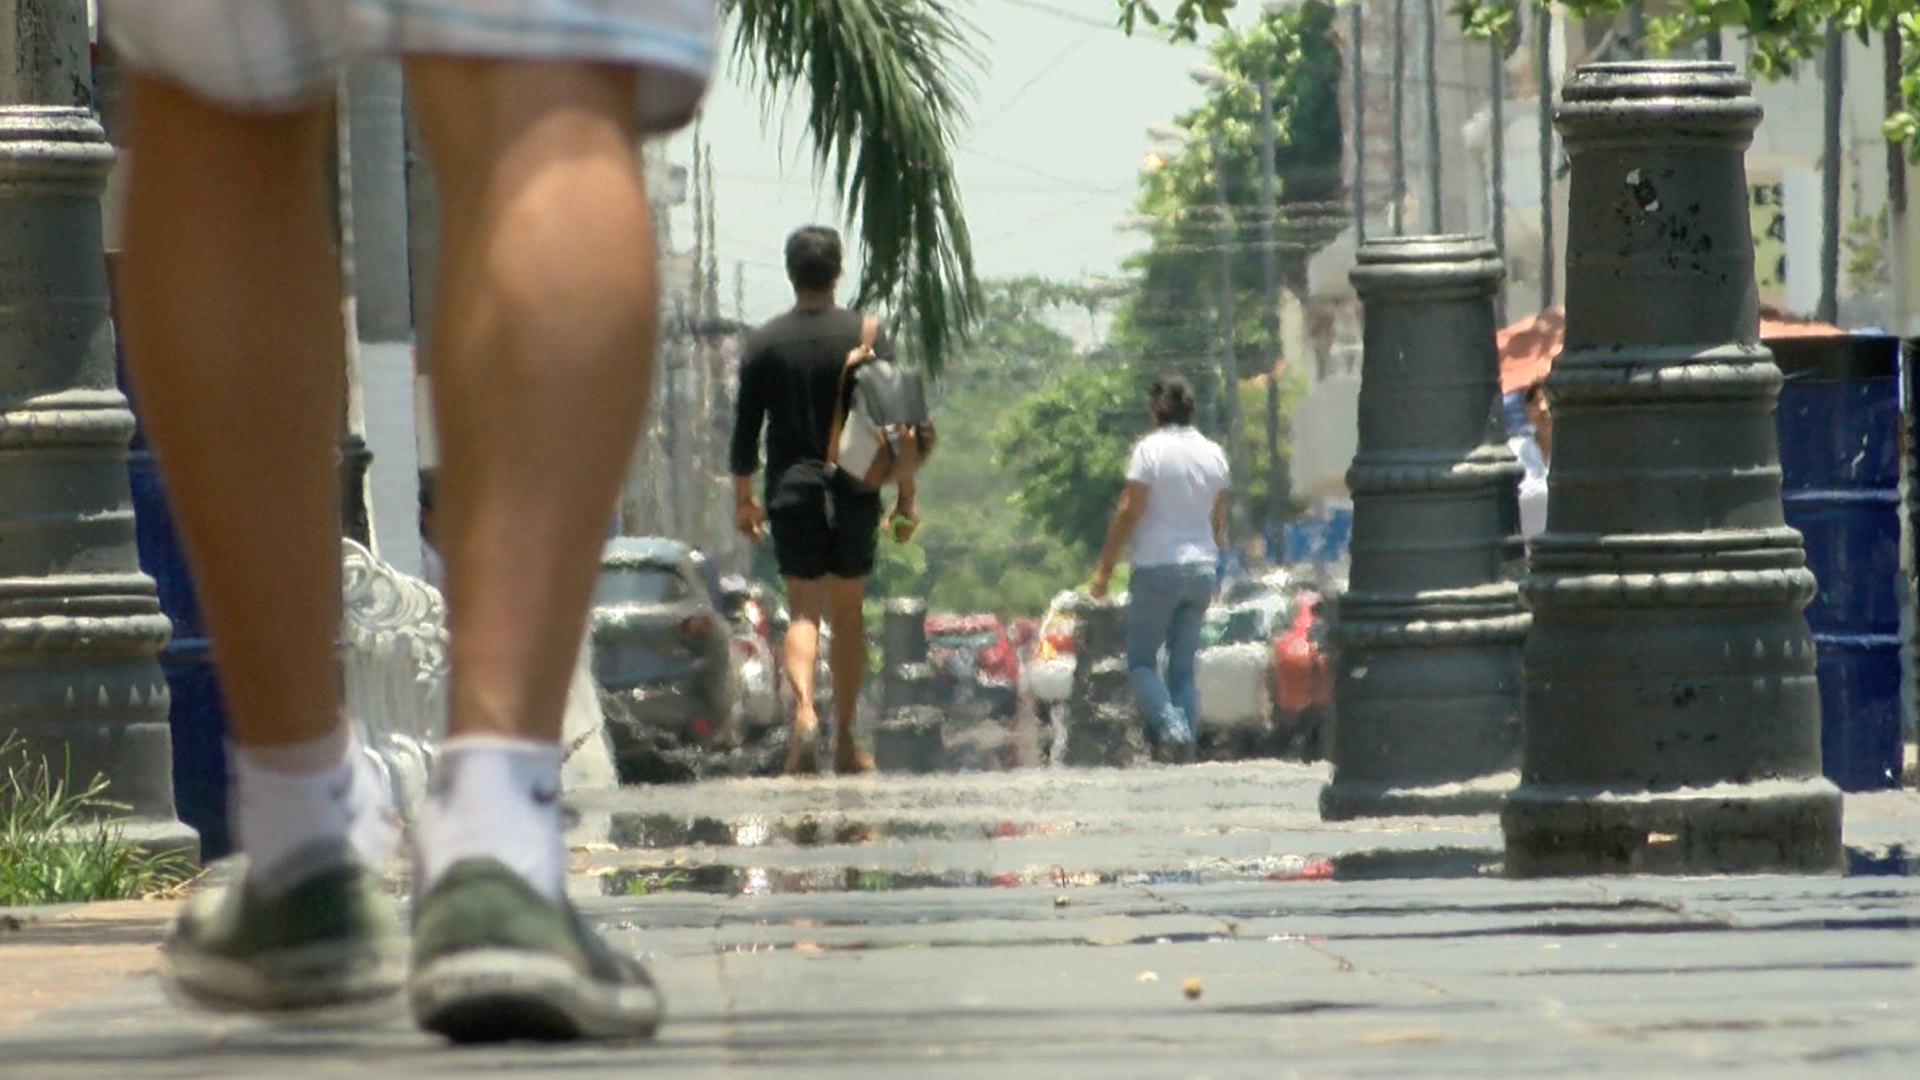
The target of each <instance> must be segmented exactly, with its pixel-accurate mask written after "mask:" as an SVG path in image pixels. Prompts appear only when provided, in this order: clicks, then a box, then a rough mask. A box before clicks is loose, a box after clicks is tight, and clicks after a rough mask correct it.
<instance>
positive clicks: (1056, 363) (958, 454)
mask: <svg viewBox="0 0 1920 1080" xmlns="http://www.w3.org/2000/svg"><path fill="white" fill-rule="evenodd" d="M1108 291H1110V290H1108V289H1107V288H1106V287H1099V286H1091V285H1083V284H1078V283H1068V282H1057V281H1050V280H1047V279H1043V278H1038V277H1022V278H1012V279H1001V280H993V281H987V282H983V283H982V285H981V289H980V298H981V299H980V313H981V315H980V320H979V323H978V325H977V328H976V330H975V332H974V333H973V334H972V335H971V336H970V337H969V339H968V340H967V341H966V342H965V343H964V344H962V345H961V347H960V349H959V351H957V352H956V353H955V354H954V363H953V364H952V366H951V367H950V368H949V369H948V370H947V372H946V373H945V375H944V376H943V377H942V378H941V380H940V381H939V383H938V384H936V385H935V386H934V387H933V390H932V396H933V400H932V406H933V413H934V417H935V419H936V421H937V422H938V423H939V425H940V427H939V431H940V445H939V448H938V450H937V451H936V452H935V453H934V455H933V457H932V458H931V459H929V461H928V462H927V465H926V467H925V468H924V469H922V470H921V473H920V477H919V491H920V507H921V513H922V515H923V517H924V521H923V524H922V526H921V528H920V531H919V532H918V534H916V536H915V537H914V539H913V541H912V542H911V543H909V544H895V543H894V542H893V541H892V540H890V539H882V541H881V545H880V547H881V550H880V562H879V565H878V566H877V567H876V569H875V574H874V580H873V590H872V591H873V595H874V596H881V595H887V596H900V595H918V596H924V597H925V598H926V599H927V602H928V603H929V604H930V605H931V606H932V607H933V608H935V609H936V610H944V611H960V612H971V611H991V612H994V613H996V614H998V615H1001V616H1003V617H1013V616H1017V615H1035V614H1038V613H1039V612H1040V611H1042V610H1044V609H1045V608H1046V605H1047V602H1048V601H1049V600H1050V599H1051V598H1052V597H1053V595H1054V594H1055V593H1057V592H1059V591H1060V590H1061V589H1065V588H1070V587H1072V586H1073V585H1074V584H1076V583H1077V582H1079V581H1082V580H1084V579H1085V577H1086V574H1087V571H1088V566H1087V563H1086V558H1085V556H1084V555H1083V554H1081V553H1080V552H1079V551H1077V550H1074V551H1069V550H1066V549H1064V548H1063V547H1062V545H1061V544H1060V543H1059V542H1057V541H1056V540H1055V539H1053V538H1052V537H1051V536H1049V535H1048V534H1046V533H1045V532H1043V531H1041V530H1039V529H1036V528H1034V527H1033V526H1032V524H1031V523H1030V522H1029V521H1027V520H1026V519H1025V518H1024V517H1023V516H1022V515H1021V514H1020V513H1018V512H1017V510H1016V508H1015V507H1014V506H1013V505H1012V504H1011V500H1010V499H1009V494H1008V493H1009V492H1010V491H1012V490H1013V489H1014V488H1015V484H1016V480H1015V477H1014V476H1013V474H1012V473H1011V472H1010V471H1009V470H1008V469H1007V468H1006V467H1004V466H1003V464H1002V463H1001V462H1000V461H999V460H998V456H997V454H996V441H995V438H996V432H997V431H998V430H1000V429H1001V428H1002V427H1004V425H1005V422H1006V420H1007V418H1008V417H1009V416H1010V414H1012V413H1013V412H1015V411H1016V408H1017V406H1018V404H1019V403H1020V402H1021V401H1022V400H1023V399H1024V398H1025V397H1026V396H1027V395H1029V394H1032V393H1036V392H1039V391H1041V390H1042V389H1043V388H1045V387H1046V386H1048V385H1050V384H1051V383H1052V382H1054V381H1056V380H1057V379H1058V378H1059V377H1060V372H1061V371H1063V370H1066V369H1069V368H1072V367H1073V366H1075V365H1076V364H1077V363H1078V361H1077V360H1076V359H1075V357H1074V342H1073V341H1072V339H1071V338H1069V337H1068V336H1067V335H1066V334H1065V333H1063V332H1062V331H1061V329H1060V328H1059V324H1060V323H1061V322H1063V321H1064V320H1065V319H1066V318H1067V317H1069V316H1071V314H1072V313H1073V312H1075V311H1094V312H1097V311H1099V310H1101V308H1102V306H1103V305H1104V304H1105V303H1106V302H1107V293H1108ZM1039 434H1040V435H1041V437H1051V435H1050V433H1047V432H1044V431H1041V432H1039Z"/></svg>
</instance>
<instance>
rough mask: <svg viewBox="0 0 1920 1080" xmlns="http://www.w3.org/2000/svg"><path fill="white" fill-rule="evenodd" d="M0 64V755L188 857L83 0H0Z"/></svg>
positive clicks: (191, 842) (109, 156) (190, 838)
mask: <svg viewBox="0 0 1920 1080" xmlns="http://www.w3.org/2000/svg"><path fill="white" fill-rule="evenodd" d="M0 57H5V60H4V61H3V62H0V221H4V222H5V223H6V241H5V245H6V246H5V257H4V258H0V312H5V317H4V319H5V329H4V331H0V492H4V495H3V496H0V658H3V659H0V741H5V740H8V739H16V738H17V740H18V743H17V752H18V753H19V755H20V756H19V757H12V758H10V759H9V760H7V761H6V762H5V767H6V768H7V769H8V770H9V771H13V770H15V769H18V768H19V767H20V766H22V765H24V766H26V767H27V768H30V769H35V768H38V767H39V766H41V765H42V764H43V763H44V764H45V765H46V766H47V767H48V769H49V770H50V772H51V774H52V775H53V776H54V777H59V776H62V775H65V776H68V777H70V778H71V782H72V783H73V784H75V785H82V786H84V785H85V784H87V783H88V782H89V781H91V780H92V779H93V778H94V777H95V776H99V777H101V778H104V779H105V780H106V781H107V782H108V784H109V785H110V787H109V789H108V795H107V797H108V798H110V799H112V800H114V801H115V802H117V803H120V804H123V806H124V807H125V809H124V810H117V811H114V812H115V813H118V814H124V815H125V816H126V817H128V818H130V819H131V824H130V825H129V826H128V827H127V829H126V832H127V834H128V835H129V836H130V837H132V838H134V839H137V840H139V841H141V842H142V843H144V844H147V845H148V846H150V847H155V848H164V849H174V850H185V851H187V852H189V853H194V852H197V851H198V848H199V841H198V839H197V837H196V836H195V835H194V833H193V830H191V829H189V828H188V827H187V826H186V825H184V824H182V823H181V822H180V820H179V818H178V816H177V815H176V814H175V811H174V804H173V765H172V761H173V749H172V740H171V734H170V731H169V728H168V725H167V707H168V700H169V698H168V692H167V684H166V681H165V679H164V678H163V677H162V675H161V671H160V664H159V654H160V648H161V646H162V645H163V644H164V643H165V642H166V640H167V636H168V634H169V632H170V624H169V622H168V620H167V617H166V615H164V614H162V613H161V610H160V601H159V598H158V596H157V594H156V591H155V586H154V581H153V579H152V578H150V577H148V576H147V575H146V574H144V573H142V572H141V569H140V561H139V555H138V552H137V551H136V549H135V543H134V517H133V499H132V493H131V490H130V485H129V483H128V476H127V440H128V439H129V437H130V436H131V435H132V434H133V430H134V419H133V413H132V411H131V410H130V409H129V408H128V407H127V399H126V398H125V397H124V396H122V395H121V393H120V391H119V390H118V389H116V382H115V379H114V338H113V325H112V321H111V319H110V317H109V311H108V292H107V289H108V285H107V270H106V258H105V243H104V240H103V238H102V233H101V217H100V196H101V193H102V192H103V191H104V190H105V188H106V182H107V173H108V170H109V169H110V168H111V167H112V165H113V148H112V147H111V146H110V145H109V144H108V142H107V135H106V131H105V130H104V129H103V128H102V127H101V125H100V121H99V119H98V117H97V116H96V115H95V113H94V108H93V105H94V102H93V91H92V83H93V79H92V73H91V71H90V64H89V61H88V20H87V4H86V0H0ZM14 775H16V776H24V775H25V773H24V772H15V773H14Z"/></svg>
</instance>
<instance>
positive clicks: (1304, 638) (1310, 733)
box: [1273, 592, 1333, 761]
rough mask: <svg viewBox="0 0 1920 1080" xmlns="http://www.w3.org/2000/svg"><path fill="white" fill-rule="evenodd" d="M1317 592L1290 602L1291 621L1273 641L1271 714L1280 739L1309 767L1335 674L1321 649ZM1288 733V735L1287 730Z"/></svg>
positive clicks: (1323, 629) (1322, 634)
mask: <svg viewBox="0 0 1920 1080" xmlns="http://www.w3.org/2000/svg"><path fill="white" fill-rule="evenodd" d="M1322 600H1323V598H1322V597H1321V595H1320V594H1319V593H1316V592H1302V593H1300V594H1299V595H1297V596H1296V597H1294V602H1293V621H1292V623H1291V624H1289V625H1288V626H1287V627H1286V629H1284V630H1282V631H1281V632H1280V633H1278V634H1275V635H1274V638H1273V711H1274V716H1275V719H1276V721H1277V724H1276V726H1277V727H1279V728H1281V729H1282V730H1280V731H1279V732H1278V734H1279V735H1280V737H1281V738H1282V739H1285V740H1287V741H1289V742H1290V743H1291V744H1292V748H1293V750H1294V751H1295V753H1296V754H1297V755H1298V756H1300V757H1304V758H1306V759H1307V760H1309V761H1311V760H1313V759H1314V758H1317V757H1320V756H1321V754H1322V748H1321V747H1320V745H1319V744H1320V723H1321V720H1322V718H1324V717H1325V716H1326V714H1327V706H1328V704H1329V703H1331V702H1332V700H1333V673H1332V672H1331V671H1330V670H1329V669H1328V666H1327V654H1326V652H1325V650H1324V649H1323V648H1322V647H1321V646H1322V644H1323V640H1324V638H1325V636H1326V625H1327V624H1326V620H1325V619H1323V618H1321V615H1320V604H1321V603H1322ZM1287 728H1291V731H1288V730H1285V729H1287Z"/></svg>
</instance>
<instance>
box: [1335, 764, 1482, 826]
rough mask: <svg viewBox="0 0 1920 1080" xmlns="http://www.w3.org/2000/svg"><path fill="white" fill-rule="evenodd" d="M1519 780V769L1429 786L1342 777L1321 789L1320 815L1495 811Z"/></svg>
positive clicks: (1350, 817) (1337, 818)
mask: <svg viewBox="0 0 1920 1080" xmlns="http://www.w3.org/2000/svg"><path fill="white" fill-rule="evenodd" d="M1519 782H1520V774H1519V773H1517V772H1503V773H1494V774H1493V775H1491V776H1480V777H1475V778H1473V779H1471V780H1459V781H1454V782H1451V783H1445V784H1433V785H1429V786H1426V787H1408V786H1405V785H1396V784H1394V783H1393V782H1391V781H1380V780H1339V779H1336V780H1335V781H1334V782H1333V783H1331V784H1328V785H1327V786H1326V787H1324V788H1322V789H1321V790H1320V817H1321V819H1322V820H1325V821H1352V820H1354V819H1355V818H1372V817H1450V816H1465V815H1472V814H1492V813H1497V812H1499V810H1500V807H1501V805H1502V804H1503V803H1504V802H1505V801H1506V797H1507V794H1508V792H1511V791H1512V790H1513V788H1514V785H1516V784H1518V783H1519Z"/></svg>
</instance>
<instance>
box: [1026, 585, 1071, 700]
mask: <svg viewBox="0 0 1920 1080" xmlns="http://www.w3.org/2000/svg"><path fill="white" fill-rule="evenodd" d="M1073 597H1074V594H1073V593H1071V592H1063V593H1061V594H1059V595H1058V596H1055V597H1054V598H1053V603H1051V604H1049V605H1048V606H1047V613H1046V615H1045V616H1043V617H1042V618H1041V620H1040V628H1039V630H1038V632H1037V633H1036V634H1035V636H1034V642H1033V652H1032V655H1031V656H1029V657H1028V658H1027V689H1028V691H1030V692H1031V693H1032V694H1033V701H1034V705H1035V706H1036V707H1037V708H1038V709H1039V710H1040V712H1041V714H1042V715H1043V716H1044V715H1045V714H1046V712H1047V710H1048V708H1049V707H1050V706H1054V705H1064V704H1066V701H1067V698H1068V697H1070V696H1071V695H1072V693H1073Z"/></svg>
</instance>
